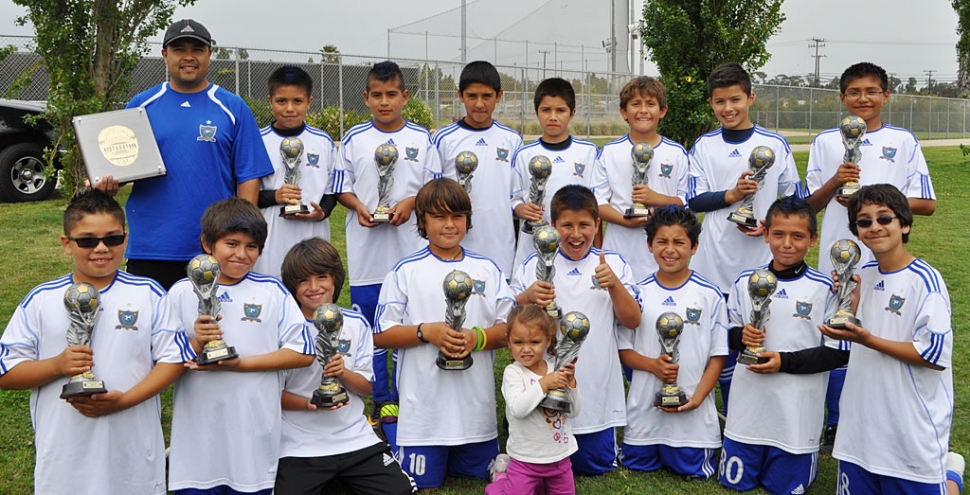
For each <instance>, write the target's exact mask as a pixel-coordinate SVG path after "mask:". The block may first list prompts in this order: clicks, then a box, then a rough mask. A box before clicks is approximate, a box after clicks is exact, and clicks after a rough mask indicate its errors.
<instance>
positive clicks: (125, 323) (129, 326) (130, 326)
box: [115, 309, 138, 331]
mask: <svg viewBox="0 0 970 495" xmlns="http://www.w3.org/2000/svg"><path fill="white" fill-rule="evenodd" d="M137 322H138V312H137V311H126V310H123V309H119V310H118V326H116V327H115V329H116V330H135V331H137V330H138V327H136V326H135V323H137Z"/></svg>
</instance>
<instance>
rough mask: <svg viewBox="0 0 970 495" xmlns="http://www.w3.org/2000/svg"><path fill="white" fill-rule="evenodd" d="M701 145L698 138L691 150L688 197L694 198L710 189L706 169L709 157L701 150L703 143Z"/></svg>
mask: <svg viewBox="0 0 970 495" xmlns="http://www.w3.org/2000/svg"><path fill="white" fill-rule="evenodd" d="M699 145H701V142H700V141H699V140H698V141H697V142H695V143H694V147H693V148H692V149H691V150H690V166H689V172H688V174H689V179H688V189H687V197H688V198H693V197H695V196H698V195H700V194H703V193H706V192H707V191H709V190H710V184H709V183H708V182H707V171H706V170H705V168H706V167H707V163H706V162H707V158H706V156H705V154H704V152H703V151H702V150H699V148H701V147H702V145H701V146H699Z"/></svg>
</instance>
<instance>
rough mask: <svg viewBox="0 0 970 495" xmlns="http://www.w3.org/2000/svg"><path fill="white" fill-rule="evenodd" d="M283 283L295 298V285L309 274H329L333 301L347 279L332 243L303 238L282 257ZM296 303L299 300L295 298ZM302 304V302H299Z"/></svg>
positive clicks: (337, 297) (318, 239) (338, 295)
mask: <svg viewBox="0 0 970 495" xmlns="http://www.w3.org/2000/svg"><path fill="white" fill-rule="evenodd" d="M281 270H282V278H283V285H285V286H286V288H287V290H289V291H290V294H293V298H294V299H296V287H297V286H298V285H300V282H301V281H302V280H306V279H307V278H308V277H309V276H310V275H330V278H332V279H333V301H332V302H334V303H336V302H337V299H339V298H340V289H342V288H343V286H344V280H346V279H347V271H346V270H344V264H343V262H342V261H341V260H340V253H338V252H337V248H335V247H333V244H330V243H329V242H327V241H325V240H323V239H321V238H319V237H311V238H309V239H304V240H302V241H300V242H298V243H296V244H294V245H293V247H291V248H290V250H289V251H287V253H286V257H284V258H283V265H282V268H281ZM296 302H297V303H300V300H299V299H297V301H296ZM301 304H302V303H301Z"/></svg>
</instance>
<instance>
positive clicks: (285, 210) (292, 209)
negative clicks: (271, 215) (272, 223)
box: [280, 203, 310, 217]
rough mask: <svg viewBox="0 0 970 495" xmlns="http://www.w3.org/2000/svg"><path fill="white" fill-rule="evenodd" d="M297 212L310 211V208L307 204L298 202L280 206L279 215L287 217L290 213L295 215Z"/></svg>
mask: <svg viewBox="0 0 970 495" xmlns="http://www.w3.org/2000/svg"><path fill="white" fill-rule="evenodd" d="M297 213H310V208H308V207H307V205H305V204H303V203H300V204H298V205H286V206H283V207H280V216H281V217H288V216H290V215H296V214H297Z"/></svg>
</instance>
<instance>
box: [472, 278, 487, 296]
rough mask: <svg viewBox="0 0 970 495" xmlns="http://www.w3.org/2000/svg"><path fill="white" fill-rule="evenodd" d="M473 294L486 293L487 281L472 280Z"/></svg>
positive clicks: (481, 294) (482, 294)
mask: <svg viewBox="0 0 970 495" xmlns="http://www.w3.org/2000/svg"><path fill="white" fill-rule="evenodd" d="M472 294H478V295H480V296H484V295H485V281H484V280H472Z"/></svg>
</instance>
